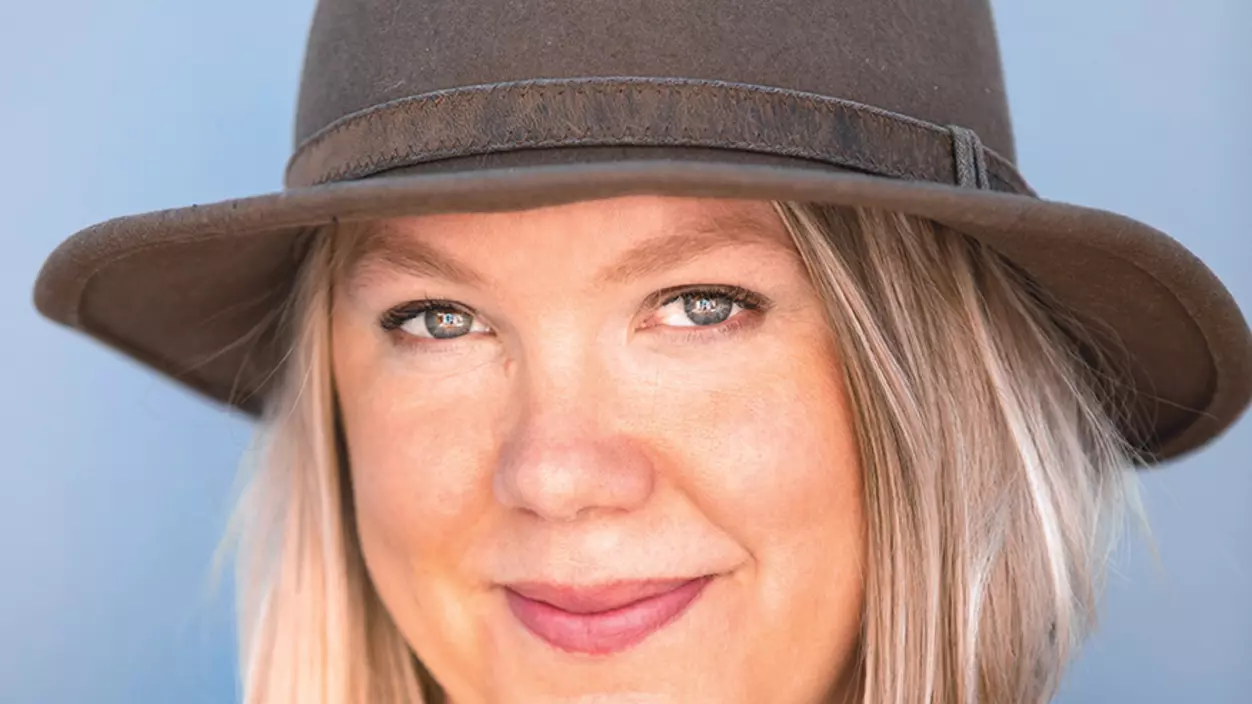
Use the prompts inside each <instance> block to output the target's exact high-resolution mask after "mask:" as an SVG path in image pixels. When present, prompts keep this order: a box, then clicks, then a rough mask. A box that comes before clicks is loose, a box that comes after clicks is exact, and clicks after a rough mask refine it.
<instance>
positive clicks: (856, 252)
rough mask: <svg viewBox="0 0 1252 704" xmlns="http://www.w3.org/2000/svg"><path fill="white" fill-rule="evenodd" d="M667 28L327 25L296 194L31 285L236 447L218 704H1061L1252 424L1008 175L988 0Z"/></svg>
mask: <svg viewBox="0 0 1252 704" xmlns="http://www.w3.org/2000/svg"><path fill="white" fill-rule="evenodd" d="M465 5H470V7H465ZM676 5H677V4H668V3H660V2H656V3H653V2H639V3H627V4H621V3H618V4H614V5H613V7H612V8H607V9H596V10H589V9H588V8H587V7H584V6H583V5H575V4H569V5H560V6H556V5H544V4H536V5H534V6H528V5H519V4H517V3H503V2H501V3H498V4H494V5H492V4H487V5H484V4H482V3H476V4H469V3H451V2H447V3H440V2H427V3H424V4H422V5H421V6H420V7H414V3H396V2H387V1H385V0H384V1H378V0H376V1H374V2H368V3H361V2H350V1H349V0H324V1H323V2H322V3H321V5H320V6H319V9H318V13H317V16H316V18H315V21H314V25H313V29H312V35H311V39H310V45H309V52H308V58H307V62H306V70H305V78H304V83H303V85H302V90H301V104H300V114H299V116H298V119H297V138H298V142H299V146H298V147H297V150H296V153H295V154H294V155H293V159H292V161H291V163H290V166H289V169H288V186H289V188H288V190H287V191H286V192H285V193H283V194H280V195H275V196H263V197H260V198H255V199H245V200H241V201H232V202H227V203H222V204H215V205H211V206H207V207H199V208H189V209H181V210H176V211H169V212H165V213H157V214H150V215H143V216H135V217H130V218H123V219H120V220H117V221H112V222H110V223H105V224H103V225H101V226H98V227H96V228H93V229H91V230H88V231H86V232H84V233H80V234H79V235H76V236H75V238H72V239H71V240H70V241H69V242H68V243H67V244H66V245H65V246H64V247H63V248H62V249H61V250H59V251H58V252H57V253H55V254H54V255H53V257H52V258H50V260H49V262H48V265H47V266H46V268H45V271H44V272H43V274H42V275H41V278H40V281H39V284H38V286H39V288H38V291H37V300H38V302H39V305H40V307H41V310H43V311H44V312H45V313H46V314H48V315H49V316H51V317H52V318H54V319H56V320H59V321H62V322H65V323H68V324H72V325H75V326H77V327H79V328H80V329H82V330H84V331H85V332H87V333H89V334H91V335H93V336H95V337H97V338H98V339H100V340H102V341H104V342H107V343H109V344H112V345H115V346H117V347H119V348H121V349H123V350H125V351H127V352H129V353H130V354H132V355H134V356H135V357H136V358H138V359H141V360H143V361H145V362H147V363H148V364H151V365H153V366H154V367H156V368H158V369H161V370H163V371H165V372H167V373H169V374H170V375H171V376H172V377H174V378H178V379H180V380H182V381H184V382H186V383H188V384H190V385H191V386H192V387H193V388H196V389H199V390H201V391H203V392H205V393H206V394H208V395H210V396H212V397H214V398H217V399H220V400H222V401H225V402H228V403H231V404H234V405H236V406H238V407H240V408H243V409H245V410H248V411H251V412H254V413H257V414H258V415H260V417H261V424H260V427H259V430H260V438H261V440H262V447H263V452H262V453H260V454H259V456H258V457H259V462H258V464H257V466H256V467H255V468H253V471H252V473H251V474H250V483H249V485H248V490H247V492H246V493H245V495H244V496H243V498H242V500H241V503H240V509H239V511H238V514H237V521H236V523H235V533H234V536H233V537H234V538H235V539H237V541H238V542H237V545H238V548H239V551H238V556H239V564H238V568H239V569H238V576H239V579H240V585H239V586H240V590H239V596H240V633H241V641H242V642H241V645H242V648H241V655H242V663H241V665H242V670H243V672H242V676H243V682H244V690H245V691H244V700H245V701H247V702H257V703H265V704H268V703H271V702H288V701H301V702H306V701H308V702H328V703H329V702H335V703H339V702H364V701H397V702H417V701H426V702H434V701H450V702H457V703H458V704H459V703H463V702H510V701H516V702H535V701H573V700H579V701H622V702H625V701H632V702H634V701H649V702H653V701H656V702H659V701H672V702H700V701H706V702H761V701H769V702H781V703H789V702H841V701H847V702H851V701H857V702H874V703H877V702H915V701H929V702H975V701H977V702H1004V701H1012V702H1021V701H1046V700H1047V699H1048V698H1049V697H1050V696H1051V694H1052V693H1053V691H1054V690H1055V687H1056V684H1057V682H1058V679H1059V677H1060V676H1061V673H1062V671H1063V667H1064V665H1065V663H1066V661H1067V659H1068V658H1069V656H1070V655H1071V654H1072V653H1073V652H1074V649H1075V647H1076V646H1077V644H1078V643H1079V642H1080V641H1081V639H1082V637H1083V636H1084V635H1085V633H1086V632H1087V631H1088V630H1089V628H1090V626H1091V622H1092V614H1093V612H1094V607H1095V598H1096V595H1097V593H1098V588H1099V581H1100V580H1099V577H1100V572H1101V568H1102V565H1103V559H1104V556H1105V554H1106V553H1107V551H1108V549H1109V548H1110V546H1111V545H1112V541H1113V539H1114V537H1115V535H1116V531H1117V528H1118V526H1119V524H1120V522H1121V512H1122V511H1123V509H1124V508H1126V507H1127V506H1132V507H1133V496H1134V473H1133V472H1134V470H1133V469H1132V468H1133V467H1134V466H1136V465H1147V464H1151V463H1155V462H1159V461H1161V460H1164V459H1167V458H1170V457H1176V456H1178V455H1181V454H1183V453H1185V452H1188V451H1190V450H1192V449H1194V448H1196V447H1198V446H1200V445H1201V444H1203V443H1205V442H1207V441H1209V440H1211V439H1212V438H1214V437H1216V436H1217V435H1218V434H1219V433H1220V432H1221V431H1222V430H1223V429H1224V428H1225V427H1227V426H1228V425H1229V424H1230V423H1232V422H1233V421H1234V420H1235V418H1236V417H1237V416H1238V415H1239V413H1240V412H1241V411H1242V409H1243V408H1244V407H1245V406H1246V404H1247V401H1248V397H1249V389H1250V385H1252V372H1250V370H1249V354H1248V353H1249V350H1252V344H1250V343H1249V333H1248V329H1247V325H1246V323H1245V322H1244V320H1243V317H1242V316H1241V314H1240V313H1239V311H1238V309H1237V308H1236V307H1235V305H1234V303H1233V302H1232V301H1231V300H1230V298H1229V295H1228V294H1227V293H1226V292H1225V289H1224V288H1222V286H1221V284H1220V283H1218V282H1217V281H1216V280H1214V279H1213V278H1212V276H1211V274H1209V272H1208V271H1207V269H1205V268H1204V267H1203V265H1202V264H1200V263H1199V262H1197V261H1196V260H1195V259H1194V258H1193V257H1191V256H1190V255H1189V254H1188V253H1187V252H1186V251H1185V250H1183V249H1182V247H1181V246H1179V245H1178V244H1176V243H1174V242H1173V241H1172V240H1169V239H1168V238H1166V237H1165V236H1163V235H1161V234H1160V233H1157V232H1156V231H1154V230H1152V229H1151V228H1148V227H1147V226H1145V225H1142V224H1139V223H1135V222H1132V221H1129V220H1126V219H1124V218H1120V217H1117V216H1114V215H1111V214H1107V213H1101V212H1098V211H1091V210H1087V209H1082V208H1078V207H1075V206H1069V205H1064V204H1058V203H1049V202H1046V201H1041V200H1038V199H1037V198H1035V197H1034V195H1033V193H1032V192H1031V191H1030V190H1029V188H1028V187H1027V186H1026V185H1025V182H1024V181H1023V180H1022V178H1021V177H1020V175H1019V174H1017V172H1016V169H1015V168H1014V167H1013V165H1012V140H1011V136H1010V131H1009V129H1008V116H1007V113H1006V110H1005V107H1004V100H1003V90H1002V84H1001V80H1000V69H999V60H998V57H997V56H996V50H995V42H994V37H993V34H992V30H991V20H990V14H989V12H988V8H987V7H986V5H985V3H982V2H975V1H970V2H934V1H933V0H928V1H926V2H922V1H921V0H917V1H915V2H900V3H892V4H890V6H889V7H887V6H885V5H884V4H883V3H877V2H871V1H870V0H864V1H863V2H845V3H838V4H831V3H809V4H806V3H794V6H793V7H786V8H780V7H779V6H778V5H777V4H766V3H762V4H761V5H762V7H751V8H748V7H738V6H734V7H733V11H732V9H731V8H728V7H726V6H723V5H718V6H717V7H716V9H718V10H719V13H711V12H702V11H701V10H703V9H704V8H702V7H700V6H699V4H696V3H686V4H683V5H682V7H678V6H676ZM832 5H834V6H833V7H832ZM710 7H712V6H710ZM784 10H785V11H784ZM610 32H611V33H610ZM485 37H489V38H490V40H491V41H490V42H485V41H484V38H485ZM488 47H489V50H488ZM984 145H986V146H984Z"/></svg>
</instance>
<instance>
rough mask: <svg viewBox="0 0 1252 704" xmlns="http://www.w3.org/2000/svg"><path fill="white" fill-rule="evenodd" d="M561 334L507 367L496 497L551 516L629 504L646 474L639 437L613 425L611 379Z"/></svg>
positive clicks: (647, 486) (645, 486)
mask: <svg viewBox="0 0 1252 704" xmlns="http://www.w3.org/2000/svg"><path fill="white" fill-rule="evenodd" d="M561 338H562V336H559V335H558V336H555V337H554V338H550V340H549V343H550V344H547V345H543V346H542V347H541V348H538V349H535V350H533V352H532V353H531V354H529V355H526V356H523V357H522V358H521V359H519V361H518V363H517V364H516V366H515V369H514V373H513V375H512V379H511V386H512V389H511V393H512V394H513V398H512V399H511V403H510V404H509V406H510V409H511V410H510V413H509V419H508V422H507V423H506V424H505V429H504V437H503V439H502V441H501V445H500V451H499V459H498V464H497V467H496V471H495V476H494V488H495V494H496V498H497V500H499V501H500V502H501V503H502V504H503V505H505V506H508V507H510V508H515V509H520V510H524V511H527V512H531V513H534V514H536V515H538V516H540V517H543V518H545V519H547V520H554V521H570V520H574V519H575V518H577V517H578V516H579V515H580V514H582V513H583V512H585V511H588V510H592V509H603V510H618V511H622V510H632V509H634V508H637V507H638V506H640V505H642V504H643V503H644V502H646V501H647V498H648V496H650V495H651V492H652V487H653V481H654V477H653V467H652V465H651V460H650V459H649V457H648V454H647V452H646V451H645V448H644V446H643V441H642V439H640V438H635V437H632V436H630V435H628V434H625V433H622V432H620V431H619V429H618V428H619V427H620V425H621V424H620V423H617V422H616V421H617V419H616V418H615V416H614V414H615V413H618V412H620V410H621V406H620V404H619V403H617V401H616V399H617V397H618V394H617V393H616V391H617V390H616V388H615V383H616V382H614V380H613V377H612V375H611V374H610V373H609V370H608V369H607V365H605V364H603V363H602V362H600V361H598V356H597V354H595V353H594V351H592V346H591V345H589V344H586V343H581V344H579V343H576V342H574V341H573V340H572V339H570V338H569V337H568V336H565V337H564V340H562V339H561Z"/></svg>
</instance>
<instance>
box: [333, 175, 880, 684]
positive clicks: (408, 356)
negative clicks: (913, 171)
mask: <svg viewBox="0 0 1252 704" xmlns="http://www.w3.org/2000/svg"><path fill="white" fill-rule="evenodd" d="M358 254H359V256H358V257H356V258H355V259H354V263H353V264H352V265H351V266H350V267H349V268H348V269H347V271H346V273H345V275H344V278H343V280H342V281H341V282H340V285H338V286H337V288H336V297H335V313H334V323H333V339H334V345H333V357H334V374H335V378H336V384H337V387H338V392H339V395H340V402H341V408H342V413H343V418H344V427H345V433H346V437H347V443H348V448H349V458H350V464H351V476H352V485H353V496H354V500H355V506H356V512H357V524H358V529H359V534H360V539H361V547H362V549H363V551H364V555H365V559H366V563H367V565H368V568H369V574H370V577H371V579H372V580H373V583H374V585H375V587H376V589H377V591H378V593H379V594H380V595H381V598H382V600H383V602H384V604H385V605H386V608H387V609H388V611H389V613H390V614H391V616H392V618H393V619H394V621H395V623H396V624H397V626H398V627H399V629H400V631H401V632H402V633H403V635H404V637H405V639H406V640H407V641H408V643H409V644H410V645H411V646H412V648H413V650H414V652H416V653H417V655H418V657H419V658H420V659H421V660H422V661H423V663H424V664H425V665H426V667H428V668H429V669H430V671H431V672H432V674H433V675H434V676H435V678H436V679H437V680H438V681H439V682H440V684H441V685H442V686H443V687H444V689H445V690H446V691H447V692H448V694H449V696H450V698H451V701H452V702H455V704H474V703H478V702H483V703H486V702H541V701H542V702H555V701H580V702H583V701H588V702H589V701H594V702H600V703H608V702H649V703H654V702H656V703H659V702H674V703H682V704H693V703H696V702H717V703H718V704H725V703H727V702H745V703H747V702H751V703H753V704H755V703H758V702H764V701H768V702H774V703H778V704H787V703H790V702H796V703H799V702H805V703H809V702H819V701H826V700H828V699H830V698H832V697H833V696H834V695H838V694H839V693H840V691H841V689H842V687H843V686H844V685H843V684H842V681H843V680H842V679H841V678H845V677H849V675H848V673H849V670H850V669H851V667H852V666H853V662H854V660H855V650H856V645H857V641H858V635H859V627H860V619H861V612H862V605H863V586H862V562H863V557H864V553H865V529H864V514H863V506H862V498H861V473H860V469H859V465H858V459H857V453H856V447H855V442H854V434H853V430H852V416H851V414H852V411H851V409H850V408H849V407H848V402H847V399H846V397H845V393H844V389H843V387H842V382H841V375H840V371H839V359H838V357H837V355H836V350H835V346H834V341H833V340H832V339H831V335H830V333H829V328H828V326H827V324H826V322H825V320H824V318H823V312H822V305H821V302H820V299H819V298H818V296H817V294H816V292H815V291H814V289H813V288H812V286H811V284H810V282H809V279H808V277H807V275H806V273H805V269H804V266H803V264H802V262H801V260H800V259H799V255H798V254H797V253H796V251H795V250H794V248H793V246H792V244H791V241H790V238H789V236H788V234H787V232H786V230H785V229H784V227H783V224H782V222H781V220H779V219H778V217H777V215H776V214H775V213H774V211H773V209H772V208H771V207H770V205H769V204H768V203H765V202H755V201H753V202H746V201H724V200H697V199H682V198H665V197H628V198H618V199H612V200H602V201H594V202H582V203H576V204H573V205H566V206H559V207H550V208H543V209H537V210H529V211H524V212H508V213H473V214H456V215H438V216H424V217H417V218H411V219H403V220H392V221H388V222H386V223H380V225H379V227H378V228H377V231H376V232H373V233H372V235H371V236H370V237H368V238H366V239H365V240H364V244H363V246H362V248H361V251H360V252H359V253H358Z"/></svg>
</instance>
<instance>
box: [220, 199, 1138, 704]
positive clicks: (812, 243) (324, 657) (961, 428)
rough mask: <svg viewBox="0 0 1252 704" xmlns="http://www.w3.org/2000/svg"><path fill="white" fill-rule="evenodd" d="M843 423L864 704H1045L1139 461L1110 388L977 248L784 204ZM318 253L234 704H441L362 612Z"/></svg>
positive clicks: (247, 586)
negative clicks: (855, 530)
mask: <svg viewBox="0 0 1252 704" xmlns="http://www.w3.org/2000/svg"><path fill="white" fill-rule="evenodd" d="M775 207H776V210H777V212H778V214H779V215H780V217H781V218H782V219H783V221H784V223H785V224H786V226H787V228H788V230H789V231H790V233H791V235H792V237H793V240H794V242H795V245H796V247H797V248H798V250H799V252H800V254H801V256H802V258H803V259H804V261H805V263H806V265H807V267H808V269H809V272H810V274H811V276H812V280H813V283H814V286H815V287H816V289H817V290H818V292H819V293H820V295H821V297H822V298H823V300H824V302H825V305H826V309H827V314H828V317H829V321H830V326H831V331H832V334H833V335H834V336H835V339H836V343H837V345H838V349H839V350H840V353H841V357H842V361H843V373H844V375H845V380H846V383H847V388H848V392H849V394H850V396H851V399H852V401H853V404H854V406H855V408H856V426H857V427H856V430H857V438H858V444H859V450H860V453H861V459H862V465H863V467H864V472H865V482H864V485H865V497H864V498H865V505H866V509H867V518H868V527H869V532H868V538H869V545H868V551H867V554H868V556H869V564H868V565H867V566H866V571H865V574H866V585H865V586H866V612H865V614H864V617H863V621H862V622H863V627H862V634H861V640H862V642H861V646H860V648H859V651H860V653H861V662H860V663H859V672H858V673H857V674H858V677H859V678H860V680H861V686H860V694H859V697H858V698H859V700H860V701H861V702H862V703H863V704H915V703H916V702H928V703H929V704H976V703H977V704H995V703H998V702H1009V701H1011V702H1040V703H1042V702H1046V701H1048V700H1049V699H1050V698H1051V697H1052V696H1053V695H1054V693H1055V691H1056V689H1057V686H1058V684H1059V681H1060V678H1061V675H1062V674H1063V670H1064V668H1065V666H1066V664H1067V663H1068V662H1069V661H1070V659H1071V658H1072V657H1073V656H1074V654H1075V653H1076V650H1077V647H1078V645H1079V644H1080V643H1081V641H1082V640H1083V638H1084V637H1085V636H1086V635H1087V634H1088V633H1089V632H1090V630H1091V628H1092V627H1093V625H1094V614H1095V612H1096V606H1097V599H1098V595H1099V593H1100V590H1101V585H1102V575H1103V569H1104V565H1105V563H1106V561H1107V560H1108V557H1109V553H1110V551H1111V550H1112V548H1113V546H1114V544H1115V542H1116V539H1117V537H1118V535H1119V533H1120V529H1121V527H1122V525H1123V522H1124V520H1125V517H1126V516H1125V514H1126V510H1127V509H1128V508H1129V509H1131V510H1132V511H1136V512H1137V511H1138V502H1137V494H1136V483H1135V482H1136V479H1135V476H1134V470H1133V469H1132V464H1133V460H1134V451H1133V449H1132V448H1131V447H1129V446H1128V445H1127V443H1125V442H1124V441H1123V440H1122V437H1123V435H1122V433H1121V431H1120V430H1119V429H1120V428H1122V427H1124V424H1125V423H1126V422H1127V421H1128V419H1126V418H1124V417H1123V415H1124V413H1125V411H1124V410H1123V409H1122V408H1120V407H1119V404H1118V403H1117V399H1118V398H1119V397H1120V395H1119V394H1118V388H1119V387H1118V386H1117V384H1118V381H1117V379H1116V378H1115V377H1114V376H1113V375H1112V372H1111V369H1113V368H1115V365H1106V364H1104V363H1103V361H1102V359H1101V357H1100V356H1099V355H1098V354H1096V353H1095V350H1096V349H1099V347H1098V346H1097V345H1095V344H1093V342H1092V340H1091V339H1090V337H1089V332H1090V331H1089V330H1088V329H1086V328H1084V327H1083V326H1082V325H1080V324H1078V323H1077V322H1075V321H1074V320H1072V318H1071V317H1070V316H1068V315H1067V314H1066V313H1065V311H1064V309H1063V307H1062V306H1060V305H1059V304H1057V303H1056V302H1055V301H1053V300H1051V299H1050V298H1049V297H1048V296H1047V295H1046V293H1045V292H1043V291H1041V290H1039V288H1038V287H1037V286H1035V285H1034V284H1033V283H1032V282H1031V280H1030V279H1029V277H1027V276H1026V275H1024V274H1023V273H1021V272H1020V271H1018V270H1017V269H1016V268H1014V267H1013V266H1012V265H1011V264H1009V263H1007V262H1006V260H1004V259H1003V258H1001V257H1000V256H998V255H997V254H996V253H995V252H994V251H992V250H991V249H989V248H988V247H987V246H985V245H983V244H981V243H979V242H977V241H976V240H973V239H972V238H969V237H967V236H964V235H962V234H960V233H957V232H954V231H951V230H948V229H946V228H944V227H942V226H939V225H937V224H935V223H932V222H930V221H926V220H922V219H918V218H914V217H911V216H906V215H901V214H896V213H889V212H883V211H877V210H870V209H861V208H836V207H830V206H815V205H809V204H795V203H776V204H775ZM348 230H349V228H346V227H343V228H335V229H327V230H325V231H322V232H320V233H317V235H316V236H315V237H314V240H313V241H312V243H311V248H310V250H309V252H308V255H307V258H306V260H305V264H304V266H303V269H302V271H301V275H300V277H299V279H298V281H297V283H296V289H295V291H294V292H293V295H292V296H291V298H290V300H289V303H288V306H287V307H286V309H285V310H284V311H283V312H282V317H281V326H282V327H281V329H282V331H283V334H284V335H285V339H286V340H287V341H289V353H288V355H287V357H286V358H285V359H284V361H283V363H282V366H281V368H280V369H279V370H278V373H279V374H280V375H281V378H280V380H279V382H278V384H277V386H276V390H275V391H274V392H273V393H272V394H271V395H270V397H269V398H268V400H267V404H268V410H267V415H266V418H265V419H264V421H263V423H262V425H261V427H260V429H259V433H258V436H257V443H258V451H257V452H256V453H255V462H254V463H253V464H252V465H251V466H247V467H245V468H244V471H245V473H246V476H245V479H246V483H245V489H244V491H243V493H242V496H241V498H240V500H239V503H238V506H237V510H236V513H235V516H234V519H233V521H232V526H231V531H230V534H229V538H230V541H229V545H230V546H231V547H232V548H233V549H234V551H235V559H236V578H237V599H238V615H239V634H240V665H241V670H240V672H241V680H242V681H241V686H242V690H243V702H244V704H287V703H288V702H293V701H298V702H301V703H302V704H365V703H366V702H395V703H397V704H419V703H420V704H436V703H438V702H442V701H443V699H444V698H443V695H442V693H441V692H440V690H439V688H438V686H437V685H436V684H435V683H434V681H433V679H432V678H431V677H430V675H429V673H427V672H426V671H425V670H424V669H423V668H422V665H421V663H420V661H419V660H418V659H417V658H416V657H414V655H413V654H412V652H411V651H410V649H409V647H408V646H407V644H406V643H405V641H404V639H403V638H402V636H401V635H400V633H399V631H398V630H397V628H396V627H395V625H394V624H393V623H392V621H391V619H390V618H389V616H388V615H387V613H386V610H385V608H384V607H383V604H382V603H381V601H380V600H379V598H378V596H377V594H376V593H375V591H374V589H373V587H372V585H371V582H370V578H369V575H368V571H367V569H366V566H365V562H364V559H363V557H362V555H361V553H360V550H359V546H358V541H357V537H356V529H355V522H354V516H353V509H352V496H351V485H350V478H349V474H348V472H347V466H346V462H345V459H344V451H343V445H342V442H341V440H340V433H339V428H338V424H337V418H336V409H335V398H334V385H333V380H332V378H331V364H330V350H331V344H330V342H331V340H330V334H331V333H330V312H331V304H332V300H333V289H334V285H335V281H336V277H337V272H338V270H339V268H340V266H341V263H342V261H343V259H344V257H345V256H346V254H345V252H346V251H348V249H349V246H348V245H347V244H346V242H345V240H347V239H349V238H351V237H354V236H356V235H355V233H354V232H349V231H348Z"/></svg>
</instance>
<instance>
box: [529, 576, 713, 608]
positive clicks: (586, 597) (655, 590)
mask: <svg viewBox="0 0 1252 704" xmlns="http://www.w3.org/2000/svg"><path fill="white" fill-rule="evenodd" d="M694 579H701V577H694V578H693V577H681V578H677V579H644V580H619V581H614V582H608V583H605V584H597V585H590V586H574V585H563V584H551V583H547V582H515V583H512V584H506V585H504V586H505V588H506V589H509V590H511V591H513V592H515V593H517V594H519V595H521V596H523V597H526V598H527V599H531V600H532V601H542V602H544V603H545V604H549V605H551V606H555V607H556V608H558V609H561V610H562V611H568V612H569V613H573V614H593V613H599V612H601V611H610V610H612V609H617V608H621V607H623V606H626V605H628V604H633V603H635V602H637V601H642V600H644V599H647V598H649V597H653V596H657V595H659V594H664V593H666V592H670V591H673V590H675V589H677V588H679V587H681V586H682V585H684V584H686V583H688V582H691V581H693V580H694Z"/></svg>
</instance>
